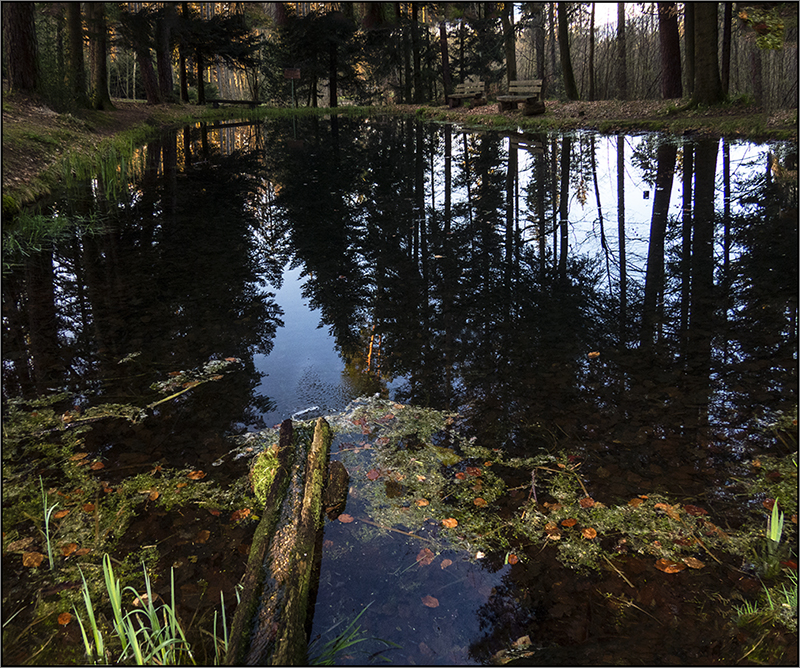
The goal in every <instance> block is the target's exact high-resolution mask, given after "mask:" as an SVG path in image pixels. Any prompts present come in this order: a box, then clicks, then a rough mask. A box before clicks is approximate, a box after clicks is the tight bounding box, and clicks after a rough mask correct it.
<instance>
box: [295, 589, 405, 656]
mask: <svg viewBox="0 0 800 668" xmlns="http://www.w3.org/2000/svg"><path fill="white" fill-rule="evenodd" d="M373 602H374V601H370V602H369V603H367V605H365V606H364V608H363V609H362V610H361V612H359V613H358V614H357V615H356V616H355V618H354V619H353V620H352V621H351V622H350V623H349V624H348V625H347V627H346V628H345V629H344V630H343V631H341V632H340V633H339V634H338V635H336V636H334V637H333V638H331V639H330V640H327V641H326V642H325V643H323V644H320V639H319V638H317V639H316V640H314V641H312V642H311V644H310V645H309V646H308V656H309V664H310V665H312V666H332V665H334V664H335V663H336V658H337V656H338V655H339V654H340V653H341V652H343V651H345V650H347V649H350V648H351V647H354V646H355V645H358V644H359V643H362V642H366V641H368V640H376V641H377V642H380V643H383V644H384V645H386V646H387V647H394V648H398V649H399V648H400V645H398V644H397V643H393V642H392V641H391V640H383V639H382V638H375V637H367V636H366V635H364V631H362V629H361V625H360V624H356V622H358V620H359V619H360V618H361V615H363V614H364V613H365V612H366V611H367V608H369V606H371V605H372V603H373ZM339 624H341V622H337V624H336V625H334V626H333V627H332V628H330V629H328V631H332V630H333V629H334V628H336V626H338V625H339ZM374 656H375V654H373V655H371V656H370V658H373V657H374Z"/></svg>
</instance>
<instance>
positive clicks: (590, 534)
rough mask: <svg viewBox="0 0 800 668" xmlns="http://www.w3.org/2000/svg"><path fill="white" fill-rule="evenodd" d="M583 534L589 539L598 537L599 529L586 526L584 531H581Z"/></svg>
mask: <svg viewBox="0 0 800 668" xmlns="http://www.w3.org/2000/svg"><path fill="white" fill-rule="evenodd" d="M581 536H583V537H584V538H586V539H588V540H592V538H597V530H596V529H592V527H586V528H585V529H584V530H583V531H581Z"/></svg>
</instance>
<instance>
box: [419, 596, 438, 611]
mask: <svg viewBox="0 0 800 668" xmlns="http://www.w3.org/2000/svg"><path fill="white" fill-rule="evenodd" d="M422 605H424V606H426V607H428V608H438V607H439V600H438V599H436V598H434V597H433V596H431V595H430V594H428V595H426V596H423V597H422Z"/></svg>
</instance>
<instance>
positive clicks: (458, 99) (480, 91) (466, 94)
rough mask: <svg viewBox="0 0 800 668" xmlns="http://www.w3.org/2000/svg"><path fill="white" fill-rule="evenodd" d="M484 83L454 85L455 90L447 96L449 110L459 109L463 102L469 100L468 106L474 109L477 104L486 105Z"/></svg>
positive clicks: (471, 82) (472, 82) (469, 82)
mask: <svg viewBox="0 0 800 668" xmlns="http://www.w3.org/2000/svg"><path fill="white" fill-rule="evenodd" d="M485 94H486V82H485V81H467V82H466V83H461V84H456V90H455V92H454V93H452V94H451V95H448V96H447V102H448V104H449V105H450V108H451V109H453V108H454V107H460V106H461V103H462V102H463V101H464V100H469V106H470V107H475V106H477V105H479V104H486V98H485V97H484V95H485Z"/></svg>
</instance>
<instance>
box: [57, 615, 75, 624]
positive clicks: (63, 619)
mask: <svg viewBox="0 0 800 668" xmlns="http://www.w3.org/2000/svg"><path fill="white" fill-rule="evenodd" d="M71 621H72V615H71V614H69V613H68V612H62V613H61V614H60V615H59V616H58V623H59V624H60V625H61V626H66V625H67V624H69V623H70V622H71Z"/></svg>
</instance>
